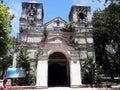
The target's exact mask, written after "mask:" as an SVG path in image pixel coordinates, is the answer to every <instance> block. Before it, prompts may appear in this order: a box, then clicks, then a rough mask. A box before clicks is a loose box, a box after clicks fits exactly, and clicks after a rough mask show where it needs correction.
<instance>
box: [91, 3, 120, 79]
mask: <svg viewBox="0 0 120 90" xmlns="http://www.w3.org/2000/svg"><path fill="white" fill-rule="evenodd" d="M119 12H120V5H119V4H110V5H109V6H108V7H107V8H106V9H105V10H102V11H101V10H97V11H96V12H95V13H94V16H93V21H92V24H93V36H94V43H95V53H96V60H97V63H99V64H100V65H102V66H103V69H104V72H105V73H107V74H110V76H111V79H113V77H114V76H115V74H120V73H119V72H118V70H120V68H119V66H120V60H119V58H120V13H119Z"/></svg>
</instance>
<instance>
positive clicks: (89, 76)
mask: <svg viewBox="0 0 120 90" xmlns="http://www.w3.org/2000/svg"><path fill="white" fill-rule="evenodd" d="M82 71H83V75H82V76H83V83H85V84H95V83H97V84H98V83H100V79H101V77H100V74H101V73H102V69H101V66H99V65H97V64H96V63H95V59H94V56H89V55H87V58H86V59H85V60H84V62H83V63H82Z"/></svg>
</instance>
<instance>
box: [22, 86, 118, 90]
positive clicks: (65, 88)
mask: <svg viewBox="0 0 120 90" xmlns="http://www.w3.org/2000/svg"><path fill="white" fill-rule="evenodd" d="M24 90H120V89H111V88H69V87H50V88H48V89H24Z"/></svg>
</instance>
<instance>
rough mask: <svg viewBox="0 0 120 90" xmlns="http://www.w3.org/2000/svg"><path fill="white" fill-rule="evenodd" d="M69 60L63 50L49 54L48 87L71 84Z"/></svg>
mask: <svg viewBox="0 0 120 90" xmlns="http://www.w3.org/2000/svg"><path fill="white" fill-rule="evenodd" d="M69 78H70V74H69V62H68V60H67V58H66V56H65V55H64V54H63V53H61V52H54V53H53V54H51V55H50V56H49V62H48V87H57V86H69V84H70V79H69Z"/></svg>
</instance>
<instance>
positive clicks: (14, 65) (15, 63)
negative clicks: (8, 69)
mask: <svg viewBox="0 0 120 90" xmlns="http://www.w3.org/2000/svg"><path fill="white" fill-rule="evenodd" d="M16 58H17V53H14V55H13V64H12V67H13V68H16V66H17V61H16Z"/></svg>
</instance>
